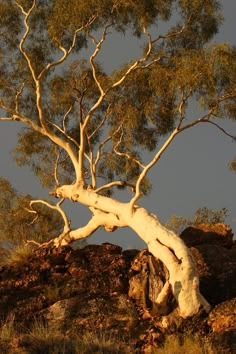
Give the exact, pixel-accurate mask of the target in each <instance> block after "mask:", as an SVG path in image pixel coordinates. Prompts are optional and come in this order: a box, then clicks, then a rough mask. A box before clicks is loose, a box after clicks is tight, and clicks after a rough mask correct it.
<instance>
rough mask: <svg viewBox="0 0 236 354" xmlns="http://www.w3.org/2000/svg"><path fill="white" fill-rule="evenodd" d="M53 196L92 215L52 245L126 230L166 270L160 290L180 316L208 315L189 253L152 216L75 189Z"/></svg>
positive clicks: (77, 188) (144, 211)
mask: <svg viewBox="0 0 236 354" xmlns="http://www.w3.org/2000/svg"><path fill="white" fill-rule="evenodd" d="M52 194H54V195H55V196H57V197H63V198H69V199H71V200H73V201H78V202H80V203H82V204H85V205H87V206H89V207H90V210H91V211H92V212H93V214H94V215H93V217H92V219H91V220H90V222H89V223H88V224H87V225H86V226H85V227H83V228H80V229H78V230H74V231H71V232H70V234H69V238H67V239H64V240H62V239H60V238H58V239H56V240H55V245H58V244H60V243H61V244H68V243H69V242H71V241H74V240H77V239H80V238H82V237H87V236H89V235H91V234H92V233H93V232H94V231H95V230H97V229H98V227H100V226H103V227H104V228H105V230H107V231H114V229H115V228H116V227H123V226H129V227H130V228H132V229H133V230H134V231H135V232H136V233H137V234H138V235H139V236H140V237H141V238H142V239H143V240H144V242H145V243H146V244H147V247H148V249H149V251H150V252H151V253H152V254H153V255H154V257H156V258H158V259H160V260H161V261H162V262H163V263H164V264H165V266H166V267H167V269H168V271H169V279H168V284H167V286H165V287H164V288H163V289H164V290H166V289H167V287H168V285H169V284H170V286H171V289H172V292H173V295H174V297H175V299H176V301H177V303H178V306H179V313H180V316H182V317H184V318H185V317H188V316H192V315H194V314H196V313H197V312H198V311H199V309H200V307H203V308H204V309H205V310H206V311H209V309H210V305H209V304H208V303H207V301H206V300H205V299H204V298H203V296H202V295H201V294H200V291H199V278H198V273H197V269H196V266H195V262H194V259H193V257H192V255H191V252H190V250H189V249H188V247H187V246H186V245H185V244H184V242H183V241H182V240H181V239H180V237H179V236H178V235H177V234H175V233H174V232H173V231H170V230H168V229H167V228H165V227H164V226H163V225H162V224H161V223H160V221H159V220H158V218H157V217H156V216H155V215H153V214H150V213H148V211H147V210H146V209H144V208H140V207H138V206H135V207H134V209H133V210H130V205H129V204H128V203H121V202H119V201H117V200H114V199H110V198H107V197H104V196H101V195H98V194H97V193H95V192H94V191H91V190H86V189H84V188H83V187H79V186H76V185H72V186H71V185H68V186H62V187H58V188H56V190H55V191H54V192H52ZM164 298H165V294H164V293H163V294H160V296H159V297H158V299H157V304H161V302H162V301H163V299H164Z"/></svg>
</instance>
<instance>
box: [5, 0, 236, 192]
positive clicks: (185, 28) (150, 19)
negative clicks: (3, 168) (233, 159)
mask: <svg viewBox="0 0 236 354" xmlns="http://www.w3.org/2000/svg"><path fill="white" fill-rule="evenodd" d="M0 14H1V33H2V44H3V45H2V49H1V51H2V54H1V67H0V72H1V82H0V89H1V107H2V109H3V110H5V112H6V117H9V118H11V117H13V116H14V119H16V120H17V119H19V120H21V121H24V123H26V128H23V129H22V131H21V133H20V135H19V142H18V145H17V148H16V150H15V158H16V161H17V163H18V164H19V165H24V164H27V165H30V166H31V168H32V170H33V171H34V172H35V173H36V175H37V176H38V177H39V178H40V180H41V183H42V184H43V185H44V186H50V187H51V186H52V185H53V184H55V179H54V177H55V173H54V172H55V169H54V166H55V165H54V164H53V163H52V161H57V173H58V177H57V178H58V181H59V182H60V184H64V183H71V182H72V181H73V180H74V179H75V178H77V177H78V176H76V173H75V170H76V169H75V168H73V165H75V162H74V155H76V154H78V153H79V152H78V151H79V150H80V151H81V156H84V158H83V172H84V176H85V178H86V183H88V184H91V185H92V186H93V188H95V186H97V185H98V181H95V180H96V179H98V177H97V176H99V178H102V179H104V180H105V181H106V182H112V181H114V180H116V179H119V180H121V181H123V182H124V183H128V184H134V183H135V182H136V181H137V178H138V176H139V175H140V173H141V171H142V169H143V164H144V161H143V153H142V152H143V151H144V150H147V151H150V152H152V151H155V149H156V147H157V145H158V142H159V138H160V137H161V136H165V135H166V134H168V133H169V132H171V131H173V129H174V127H176V126H178V127H179V131H181V130H183V129H185V128H186V127H188V126H189V124H190V125H191V124H192V125H194V124H196V123H199V118H198V119H197V120H195V121H194V123H193V122H188V117H187V116H186V112H187V109H188V105H189V104H191V103H192V101H193V100H195V101H197V102H198V103H199V105H200V106H201V107H202V111H204V112H205V114H204V115H203V116H202V117H201V118H200V119H201V121H203V122H206V123H212V119H213V118H216V117H217V118H218V119H220V118H223V117H225V116H227V117H230V118H234V117H235V50H234V48H231V47H230V46H229V45H227V44H222V45H212V46H209V44H208V43H209V41H210V40H211V39H212V37H213V36H214V35H215V34H216V33H217V31H218V28H219V25H220V24H221V21H222V16H221V14H220V3H219V2H218V1H208V2H204V1H162V0H161V1H141V2H138V3H137V2H135V1H96V2H93V1H89V2H86V4H85V3H84V1H72V0H70V1H67V2H64V1H60V0H57V1H31V0H29V1H2V3H1V7H0ZM13 20H14V26H12V25H11V24H12V21H13ZM23 21H24V22H25V28H24V27H23ZM164 22H167V24H168V25H169V29H168V30H167V31H166V33H164V34H163V33H162V24H163V23H164ZM130 28H131V29H132V31H133V35H134V36H138V37H141V39H142V42H144V48H143V51H144V54H143V57H141V58H139V59H137V60H136V61H133V62H129V63H127V64H126V65H123V66H122V67H120V68H117V69H116V70H115V71H114V72H113V73H111V75H108V74H107V73H106V68H104V67H103V66H102V64H101V63H99V62H98V61H97V60H96V57H97V55H98V54H99V52H100V51H102V46H103V44H104V42H105V41H106V38H107V37H108V36H111V35H112V32H114V31H120V32H122V33H124V34H125V33H126V31H127V30H129V29H130ZM110 32H111V33H110ZM99 36H100V38H99ZM145 38H146V39H145ZM88 45H90V46H91V45H92V46H93V47H94V51H93V54H92V55H91V56H89V57H86V55H87V51H86V47H87V46H88ZM19 48H20V50H19ZM84 53H85V54H84ZM84 56H85V57H86V58H85V59H84ZM68 58H70V59H68ZM15 113H16V114H15ZM27 119H28V120H27ZM185 122H186V124H185V125H184V123H185ZM187 122H188V123H187ZM82 126H83V127H82ZM36 127H37V129H35V128H36ZM42 131H44V132H43V134H42ZM82 136H83V138H82ZM48 137H49V139H48ZM81 138H82V139H81ZM81 140H82V142H81ZM32 141H34V144H32ZM64 142H65V144H66V145H67V146H68V148H67V151H66V149H64V147H63V148H62V145H63V144H64ZM55 144H56V145H57V146H55ZM82 145H83V148H81V147H82ZM68 150H70V153H69V155H70V157H72V156H73V158H71V159H68ZM82 150H83V152H82ZM81 160H82V158H81ZM80 163H82V161H80ZM74 167H75V166H74ZM95 176H96V177H95ZM100 183H101V182H100ZM149 188H150V185H149V183H148V181H147V179H143V180H142V191H144V192H145V191H147V190H148V189H149ZM109 192H110V193H111V191H109Z"/></svg>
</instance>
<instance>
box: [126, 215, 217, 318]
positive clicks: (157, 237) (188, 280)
mask: <svg viewBox="0 0 236 354" xmlns="http://www.w3.org/2000/svg"><path fill="white" fill-rule="evenodd" d="M129 226H130V227H131V228H132V229H133V230H134V231H135V232H136V233H137V234H138V235H139V236H140V237H141V238H142V239H143V240H144V242H145V243H146V244H147V247H148V250H149V252H151V253H152V254H153V256H154V257H156V258H158V259H160V260H161V261H162V262H163V263H164V264H165V266H166V267H167V269H168V271H169V279H168V283H169V284H170V286H171V289H172V292H173V295H174V297H175V299H176V301H177V303H178V306H179V312H180V316H181V317H184V318H185V317H188V316H192V315H194V314H196V313H197V312H198V311H199V309H200V307H202V308H204V309H205V311H207V312H208V311H209V309H210V305H209V304H208V302H207V301H206V300H205V299H204V297H203V296H202V295H201V294H200V291H199V278H198V272H197V269H196V265H195V261H194V259H193V256H192V254H191V252H190V250H189V249H188V247H187V246H186V245H185V243H184V242H183V240H182V239H181V238H180V237H179V236H178V235H176V234H175V233H174V232H173V231H170V230H168V229H167V228H166V227H164V226H163V225H162V224H161V223H160V221H159V220H158V219H157V217H156V216H155V215H153V214H150V213H148V212H147V210H145V209H144V208H137V209H136V211H135V213H134V215H133V216H132V218H131V219H130V222H129ZM166 285H168V284H165V286H164V287H163V290H162V292H161V293H160V294H159V295H158V298H157V299H156V303H157V305H162V301H166V296H165V292H166V291H167V290H168V288H169V287H168V286H166Z"/></svg>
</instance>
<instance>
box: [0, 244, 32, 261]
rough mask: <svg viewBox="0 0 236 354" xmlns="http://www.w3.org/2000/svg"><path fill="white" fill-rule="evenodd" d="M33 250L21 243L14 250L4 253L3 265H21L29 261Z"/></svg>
mask: <svg viewBox="0 0 236 354" xmlns="http://www.w3.org/2000/svg"><path fill="white" fill-rule="evenodd" d="M32 250H33V248H32V247H31V246H29V245H27V244H25V243H22V244H20V245H18V246H15V247H14V248H11V249H8V250H6V251H5V253H4V256H3V263H4V264H16V265H21V264H25V263H27V262H28V261H29V259H30V257H31V255H32Z"/></svg>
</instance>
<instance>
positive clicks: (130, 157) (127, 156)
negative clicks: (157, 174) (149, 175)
mask: <svg viewBox="0 0 236 354" xmlns="http://www.w3.org/2000/svg"><path fill="white" fill-rule="evenodd" d="M122 137H123V131H122V133H121V136H120V139H119V140H118V141H117V143H116V144H115V146H114V148H113V150H114V152H115V153H116V154H117V155H118V156H123V157H126V158H127V159H128V160H132V161H134V162H135V163H137V164H138V165H139V166H140V167H142V168H145V166H144V165H143V164H142V163H141V162H140V161H139V160H137V159H135V158H134V157H132V156H130V155H129V154H128V153H127V152H120V151H118V150H117V147H118V146H119V145H120V144H121V142H122Z"/></svg>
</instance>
